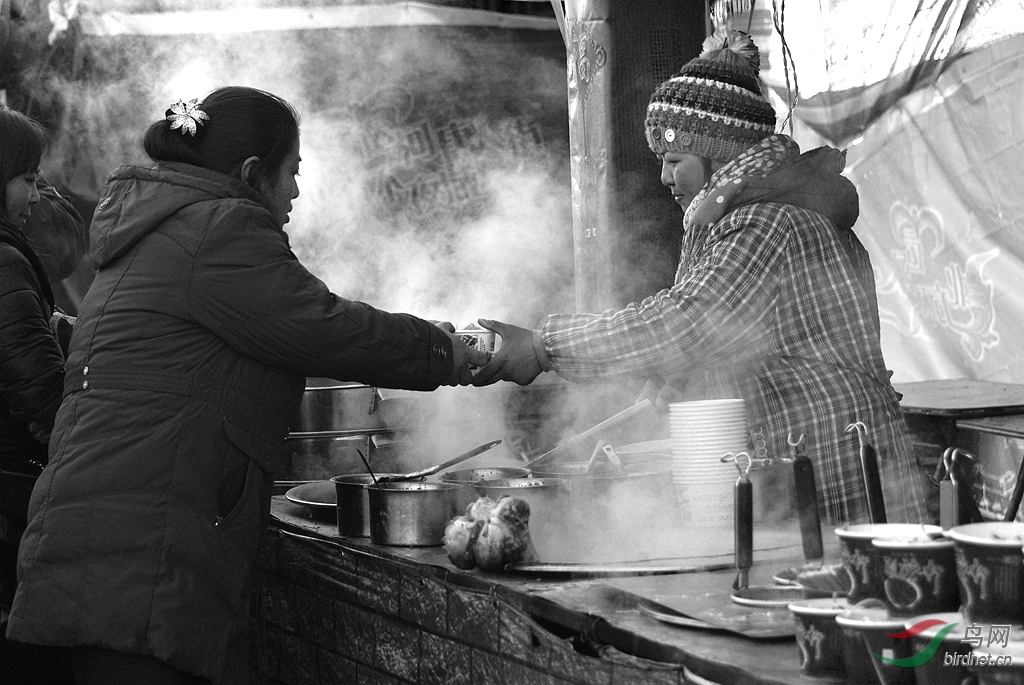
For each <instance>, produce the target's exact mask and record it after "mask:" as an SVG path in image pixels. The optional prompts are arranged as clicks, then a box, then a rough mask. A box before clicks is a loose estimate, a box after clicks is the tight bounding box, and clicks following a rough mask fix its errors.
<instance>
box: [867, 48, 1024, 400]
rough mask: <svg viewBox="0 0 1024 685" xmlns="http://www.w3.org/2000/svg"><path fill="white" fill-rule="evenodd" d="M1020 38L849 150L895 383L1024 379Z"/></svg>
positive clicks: (976, 58)
mask: <svg viewBox="0 0 1024 685" xmlns="http://www.w3.org/2000/svg"><path fill="white" fill-rule="evenodd" d="M1022 102H1024V36H1017V37H1014V38H1010V39H1006V40H1004V41H1001V42H999V43H996V44H994V45H991V46H989V47H986V48H982V49H979V50H975V51H974V52H972V53H971V54H968V55H966V56H964V57H962V58H961V59H959V60H957V61H956V62H955V63H953V64H952V65H951V66H950V67H949V68H948V69H947V70H946V71H945V73H943V74H942V76H941V77H939V78H938V80H937V81H936V82H935V84H934V86H933V87H930V88H927V89H924V90H921V91H919V92H917V93H915V94H914V95H913V96H911V97H907V98H904V99H903V100H901V101H900V103H899V104H898V105H897V106H895V107H893V108H891V109H890V111H889V112H887V113H886V114H885V115H883V116H882V117H881V118H880V119H879V120H878V121H876V122H875V123H874V125H873V126H871V127H870V128H869V129H868V130H867V131H866V132H865V134H864V137H863V139H862V140H861V141H860V142H858V143H857V144H855V145H852V146H851V147H850V148H849V151H848V155H847V162H848V165H849V166H848V176H849V177H850V178H851V179H852V180H853V181H854V183H855V184H856V185H857V189H858V191H859V192H860V196H861V214H860V219H859V221H858V222H857V226H856V230H857V233H858V235H860V237H861V239H862V241H863V242H864V243H865V244H866V246H867V247H868V249H869V251H870V252H871V257H872V262H873V264H874V268H875V279H876V285H877V288H878V302H879V309H880V314H881V319H882V339H883V346H884V350H885V356H886V361H887V363H888V365H889V367H890V368H892V369H894V370H895V372H896V375H895V377H894V379H895V380H898V381H904V382H906V381H918V380H933V379H940V378H972V379H981V380H991V381H997V382H1020V380H1021V378H1024V335H1022V334H1021V322H1024V176H1022V175H1021V173H1020V169H1021V167H1022V165H1024V109H1022V108H1021V106H1020V103H1022Z"/></svg>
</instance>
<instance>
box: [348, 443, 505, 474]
mask: <svg viewBox="0 0 1024 685" xmlns="http://www.w3.org/2000/svg"><path fill="white" fill-rule="evenodd" d="M500 444H501V440H491V441H490V442H485V443H484V444H482V445H480V446H479V447H474V448H473V449H471V450H469V451H468V452H463V453H462V454H460V455H459V456H457V457H454V458H452V459H449V460H448V461H446V462H443V463H441V464H435V465H434V466H431V467H429V468H425V469H421V470H419V471H413V472H412V473H406V474H402V475H400V476H381V477H380V478H378V479H377V482H378V483H393V482H395V481H401V480H416V479H417V478H424V477H426V476H432V475H434V474H435V473H437V472H438V471H442V470H444V469H446V468H448V467H449V466H455V465H456V464H459V463H462V462H464V461H466V460H467V459H472V458H473V457H475V456H476V455H478V454H483V453H484V452H486V451H487V450H489V449H491V448H492V447H496V446H497V445H500ZM367 468H369V466H367ZM370 475H371V476H372V475H373V474H372V473H371V474H370Z"/></svg>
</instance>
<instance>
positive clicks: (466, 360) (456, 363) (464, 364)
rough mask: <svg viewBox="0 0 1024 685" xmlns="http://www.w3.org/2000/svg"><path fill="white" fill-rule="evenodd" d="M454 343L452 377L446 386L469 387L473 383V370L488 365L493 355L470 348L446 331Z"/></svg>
mask: <svg viewBox="0 0 1024 685" xmlns="http://www.w3.org/2000/svg"><path fill="white" fill-rule="evenodd" d="M446 333H447V334H448V337H449V338H451V341H452V375H451V376H449V377H448V380H446V381H445V382H444V385H453V386H454V385H469V384H470V383H472V382H473V369H475V368H478V367H481V366H483V365H484V364H486V363H487V362H488V361H489V360H490V358H491V355H490V354H489V353H488V352H484V351H483V350H478V349H476V348H474V347H470V346H469V345H467V344H466V343H465V342H463V340H462V338H460V337H459V336H457V335H454V334H452V332H450V331H446Z"/></svg>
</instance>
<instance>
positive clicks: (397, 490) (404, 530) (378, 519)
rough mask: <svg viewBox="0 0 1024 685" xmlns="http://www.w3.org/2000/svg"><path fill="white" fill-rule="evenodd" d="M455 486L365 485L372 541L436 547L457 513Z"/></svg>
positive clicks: (400, 483)
mask: <svg viewBox="0 0 1024 685" xmlns="http://www.w3.org/2000/svg"><path fill="white" fill-rule="evenodd" d="M458 488H459V486H458V485H456V484H455V483H417V482H410V481H398V482H393V483H376V484H372V485H367V486H366V494H367V496H368V500H369V514H370V541H371V542H373V543H374V544H378V545H395V546H401V547H437V546H440V545H441V544H443V543H444V529H445V527H446V526H447V525H448V522H449V521H451V520H452V519H453V518H454V517H455V514H456V509H455V491H456V490H458Z"/></svg>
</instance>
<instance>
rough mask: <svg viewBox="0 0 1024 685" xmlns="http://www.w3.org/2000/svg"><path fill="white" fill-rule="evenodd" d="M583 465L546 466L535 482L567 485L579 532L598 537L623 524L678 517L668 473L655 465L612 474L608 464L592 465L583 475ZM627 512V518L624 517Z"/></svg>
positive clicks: (535, 474) (669, 471)
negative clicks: (554, 480)
mask: <svg viewBox="0 0 1024 685" xmlns="http://www.w3.org/2000/svg"><path fill="white" fill-rule="evenodd" d="M587 467H588V464H587V463H582V462H574V463H568V464H561V463H555V464H549V465H548V466H546V467H543V469H537V470H535V471H534V472H533V475H534V476H535V477H538V478H561V479H563V480H566V481H567V482H568V483H569V491H570V494H571V498H570V502H571V511H572V516H573V517H574V518H575V520H576V525H578V526H580V529H581V530H583V531H592V532H593V533H594V534H598V535H599V534H601V532H602V531H606V530H608V529H609V528H610V527H612V526H613V525H614V526H616V527H619V528H624V526H623V523H624V522H625V521H634V522H635V525H636V526H644V525H648V524H647V523H646V522H649V521H651V520H654V519H665V518H666V517H673V518H674V517H676V516H678V500H677V499H676V492H675V486H674V484H673V482H672V472H671V470H668V468H667V467H666V468H665V470H648V469H659V468H660V465H659V464H652V463H642V464H632V465H630V464H624V465H623V466H622V471H615V470H614V469H613V468H612V467H611V464H610V463H605V464H595V467H596V468H592V469H591V471H590V472H589V473H588V472H587ZM627 511H628V516H625V515H624V513H625V512H627Z"/></svg>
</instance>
